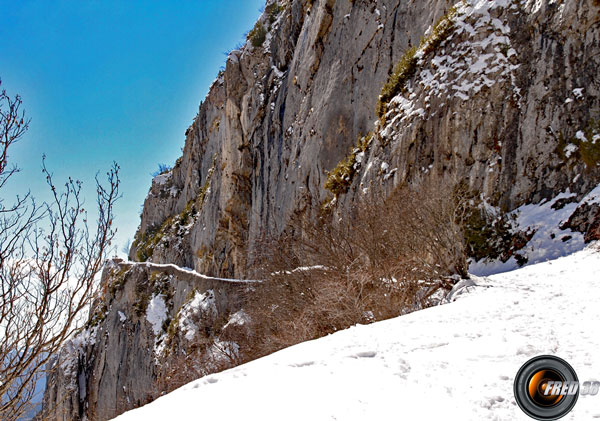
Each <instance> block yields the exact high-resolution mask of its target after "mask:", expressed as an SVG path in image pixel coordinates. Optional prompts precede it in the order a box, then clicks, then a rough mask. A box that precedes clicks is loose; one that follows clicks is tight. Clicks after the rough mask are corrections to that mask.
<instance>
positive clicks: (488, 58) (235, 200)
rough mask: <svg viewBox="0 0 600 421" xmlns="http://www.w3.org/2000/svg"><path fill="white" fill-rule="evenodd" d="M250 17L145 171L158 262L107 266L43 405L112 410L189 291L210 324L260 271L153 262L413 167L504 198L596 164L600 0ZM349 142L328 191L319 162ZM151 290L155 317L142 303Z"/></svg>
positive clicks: (154, 354) (345, 197)
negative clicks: (343, 170)
mask: <svg viewBox="0 0 600 421" xmlns="http://www.w3.org/2000/svg"><path fill="white" fill-rule="evenodd" d="M436 22H440V25H442V26H440V25H435V24H436ZM258 25H262V26H263V28H264V29H265V30H266V37H265V39H264V40H262V42H261V39H260V37H258V36H256V34H254V35H252V34H251V37H250V39H249V40H248V42H247V43H246V45H245V46H244V47H243V48H242V49H241V50H239V51H233V52H232V53H231V54H230V55H229V56H228V58H227V63H226V68H225V71H224V72H221V73H220V74H219V75H218V77H217V79H216V81H215V82H214V83H213V85H212V86H211V88H210V91H209V93H208V95H207V97H206V99H205V100H204V102H203V103H202V105H201V106H200V109H199V112H198V115H197V117H196V119H195V120H194V122H193V124H192V125H191V126H190V127H189V128H188V130H187V132H186V141H185V147H184V151H183V155H182V157H181V158H180V159H179V160H178V161H177V163H176V165H175V167H174V168H173V169H172V170H171V171H170V172H168V173H166V174H163V175H160V176H158V177H156V178H155V179H154V180H153V184H152V187H151V189H150V192H149V194H148V197H147V198H146V201H145V203H144V210H143V213H142V219H141V223H140V227H139V229H138V233H137V234H136V240H135V242H134V245H133V246H132V248H131V251H130V256H129V257H130V259H131V260H133V261H138V262H140V261H147V262H149V264H148V265H142V264H133V263H127V264H126V263H120V264H115V265H116V266H114V265H113V266H110V267H109V268H108V269H106V271H105V274H104V284H105V285H106V288H107V292H106V294H105V296H104V298H103V300H102V301H101V302H99V303H97V305H96V306H95V309H94V314H96V315H97V317H96V318H95V321H94V322H93V323H92V324H90V325H89V326H88V329H87V330H86V331H85V332H84V334H82V335H83V336H80V337H78V338H76V339H77V340H76V341H75V342H74V343H71V344H70V345H69V346H68V347H66V348H65V350H64V354H61V355H60V356H58V358H57V361H56V364H55V366H54V367H55V371H54V372H53V374H52V375H51V378H50V382H49V386H48V390H47V392H46V396H45V402H46V407H47V408H48V414H49V415H50V417H51V418H53V419H54V418H55V419H65V420H66V419H83V418H84V417H87V418H88V419H108V418H110V417H112V416H113V415H116V414H117V413H119V412H122V411H123V410H125V409H127V408H131V407H134V406H138V405H141V404H143V403H145V402H146V401H147V400H148V399H151V398H153V397H154V395H153V393H152V391H153V388H154V387H155V379H156V373H157V370H159V369H160V366H161V365H162V364H163V361H162V360H161V358H163V357H164V355H165V354H164V349H163V348H161V347H164V345H161V344H163V343H167V342H168V343H169V344H171V345H169V346H176V347H179V349H180V350H182V349H186V346H189V343H188V342H189V341H188V342H186V341H187V339H186V337H188V336H189V335H188V334H187V332H188V331H184V330H185V329H184V328H185V323H183V322H181V319H182V318H185V317H183V316H185V315H186V314H188V313H189V312H190V311H191V310H190V307H189V305H190V303H191V302H197V303H204V304H202V305H200V304H198V305H200V307H198V308H202V309H204V310H202V311H204V312H205V313H206V312H208V313H206V314H205V313H202V314H203V315H202V316H201V317H200V316H198V317H199V318H198V317H197V319H196V320H197V321H198V320H200V321H199V322H198V323H200V324H202V325H203V326H204V328H205V329H206V331H207V332H208V333H206V335H204V336H205V337H213V342H214V336H215V335H214V334H213V333H210V331H211V323H212V324H219V323H220V324H219V329H221V328H222V327H223V326H227V323H225V322H227V321H228V320H231V318H232V317H233V316H234V315H237V316H236V317H237V319H239V310H240V309H241V307H242V306H243V297H244V293H245V291H247V289H248V288H251V286H250V285H251V284H248V283H244V282H229V281H223V280H221V281H219V280H216V279H211V280H206V279H204V278H201V277H199V276H197V275H195V274H194V273H193V272H190V271H187V272H186V271H181V270H180V269H177V268H176V267H175V266H160V265H159V266H157V264H174V265H177V266H178V267H186V268H191V269H194V270H195V271H196V272H198V273H203V274H206V275H210V276H221V277H231V278H234V277H235V278H245V277H247V276H249V275H250V274H249V272H248V267H249V264H250V263H251V262H250V259H251V256H252V253H253V251H254V250H253V247H254V246H253V244H254V240H255V239H257V238H259V237H260V236H261V235H263V234H268V233H276V232H278V231H279V230H281V229H283V228H284V227H285V226H286V224H287V222H288V220H289V218H290V216H291V215H293V214H295V213H301V212H304V211H307V212H308V213H309V214H310V211H311V209H318V208H319V207H320V206H321V205H322V204H326V205H328V206H331V207H332V208H333V209H335V211H336V212H339V214H340V215H343V214H344V212H345V211H346V210H348V209H349V207H350V206H351V205H352V204H353V203H354V202H356V201H360V200H372V199H373V198H376V197H379V195H380V194H382V193H383V194H385V193H388V192H389V191H391V189H393V188H394V187H395V186H398V185H400V184H402V183H404V182H410V181H413V180H417V179H419V178H422V177H428V176H433V177H440V178H450V179H452V180H455V181H456V182H461V181H462V182H465V183H467V184H468V185H469V186H470V187H471V188H473V189H475V190H476V191H479V192H481V193H482V194H483V195H484V196H485V198H486V199H487V200H488V201H489V203H491V204H493V205H495V206H499V207H501V208H503V209H504V210H512V209H514V208H516V207H518V206H520V205H523V204H525V203H535V202H539V201H540V200H542V199H548V198H551V197H554V196H556V195H557V194H558V193H559V192H561V191H564V190H566V189H570V191H571V192H572V193H575V194H577V195H579V196H582V195H583V194H585V193H586V192H587V191H589V190H591V188H592V187H593V186H595V185H596V184H597V183H598V182H599V179H600V167H599V165H598V164H599V162H600V103H599V90H600V79H599V78H600V76H598V75H599V74H600V73H598V72H597V68H598V64H600V63H599V62H600V45H599V43H600V36H599V31H600V4H599V3H598V1H597V0H573V1H570V2H567V1H562V0H536V1H533V0H510V1H509V0H496V1H484V0H470V1H463V2H459V3H457V4H456V5H455V4H453V3H451V2H447V1H445V0H438V1H415V2H405V1H397V0H378V1H364V0H354V1H347V0H337V1H335V0H314V1H312V0H311V1H309V0H299V1H290V0H288V1H280V2H278V3H275V2H273V1H271V0H269V2H268V3H267V6H266V8H265V13H264V14H263V16H262V17H261V18H260V20H259V22H258V23H257V28H258ZM255 32H260V31H255ZM412 47H416V50H412V52H411V48H412ZM407 51H408V53H407ZM402 60H404V61H403V62H404V63H408V64H409V66H408V67H407V68H406V69H405V72H404V73H402V72H401V73H402V74H401V75H400V73H398V72H396V75H397V76H398V75H400V76H402V77H399V78H398V83H397V84H396V85H397V86H392V88H393V89H391V91H390V92H391V94H390V95H389V98H388V99H387V100H386V101H385V103H381V104H379V105H378V102H380V100H379V95H380V93H381V92H382V86H383V85H384V84H385V83H386V82H387V81H388V79H389V78H390V74H391V73H393V70H394V66H395V65H396V63H398V62H400V61H402ZM395 70H398V68H396V69H395ZM403 71H404V70H403ZM392 85H393V84H392ZM382 99H383V97H382ZM376 110H380V111H379V115H378V114H376ZM361 137H363V142H362V146H361V148H358V149H354V150H352V148H353V147H354V146H355V145H356V143H357V139H358V138H361ZM350 154H352V155H353V156H354V161H355V164H354V169H355V171H353V172H352V174H349V175H348V177H347V178H346V183H347V186H346V187H344V188H342V189H341V190H339V191H337V192H336V194H335V200H332V199H334V195H333V194H332V193H331V192H330V191H328V190H327V189H325V188H324V185H325V183H326V180H327V177H328V175H327V172H328V171H332V170H333V169H334V168H335V167H336V165H337V163H338V162H339V161H340V160H342V159H344V158H346V157H347V156H349V155H350ZM582 218H584V217H582ZM584 219H585V218H584ZM194 291H195V292H194ZM209 291H210V292H209ZM195 293H198V294H200V295H198V296H195V295H194V294H195ZM156 297H162V298H161V299H162V305H163V306H164V308H165V310H164V311H163V312H162V315H161V316H160V317H162V324H163V326H159V325H160V324H161V323H159V322H160V321H161V318H158V319H156V318H155V317H154V316H155V315H154V316H153V313H148V311H149V310H148V306H150V307H151V308H154V309H156V308H159V309H160V308H162V307H161V302H160V300H159V299H158V298H156ZM209 302H210V303H212V302H214V305H215V312H213V311H212V310H210V309H211V308H212V305H209V304H207V303H209ZM144 303H145V304H144ZM186 306H187V307H186ZM207 309H208V310H207ZM189 314H191V313H189ZM194 314H196V313H194ZM217 319H219V320H221V321H222V322H217ZM234 319H235V317H234ZM237 319H236V320H237ZM152 320H154V323H153V322H152ZM173 320H175V322H173ZM186 320H187V319H186ZM202 320H203V321H202ZM171 324H173V326H174V327H175V328H176V329H175V331H176V333H174V334H173V331H172V330H171V336H170V337H169V336H168V335H169V326H170V325H171ZM182 329H183V330H182ZM217 330H218V329H217ZM218 332H219V334H221V330H218ZM86 335H87V336H86ZM173 335H174V337H175V338H176V339H177V338H179V339H177V340H174V339H173ZM194 335H196V333H192V334H191V337H195V336H194ZM198 335H200V336H202V335H201V334H200V333H198ZM217 336H218V335H217ZM167 339H168V340H167ZM217 340H222V341H224V339H218V338H217ZM221 343H224V342H221ZM172 344H176V345H172ZM221 348H222V347H221ZM164 358H166V357H164Z"/></svg>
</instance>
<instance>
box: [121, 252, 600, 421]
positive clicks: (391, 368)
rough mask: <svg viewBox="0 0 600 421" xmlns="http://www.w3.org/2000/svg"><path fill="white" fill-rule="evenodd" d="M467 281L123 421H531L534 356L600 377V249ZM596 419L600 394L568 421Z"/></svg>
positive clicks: (200, 383)
mask: <svg viewBox="0 0 600 421" xmlns="http://www.w3.org/2000/svg"><path fill="white" fill-rule="evenodd" d="M462 287H463V288H462V290H461V291H454V292H453V294H452V296H451V298H450V300H449V301H451V302H450V303H448V304H444V305H440V306H436V307H432V308H429V309H426V310H422V311H418V312H415V313H411V314H408V315H405V316H401V317H397V318H394V319H390V320H387V321H383V322H378V323H374V324H371V325H368V326H364V325H357V326H354V327H352V328H350V329H347V330H344V331H341V332H337V333H335V334H333V335H329V336H327V337H324V338H321V339H317V340H314V341H310V342H305V343H302V344H299V345H296V346H293V347H290V348H287V349H285V350H282V351H279V352H277V353H275V354H272V355H269V356H267V357H264V358H261V359H258V360H255V361H253V362H250V363H247V364H244V365H241V366H238V367H235V368H233V369H230V370H227V371H224V372H221V373H218V374H212V375H210V376H207V377H204V378H201V379H199V380H196V381H194V382H191V383H189V384H188V385H186V386H183V387H182V388H180V389H178V390H176V391H174V392H172V393H170V394H168V395H166V396H163V397H161V398H159V399H157V400H156V401H154V402H152V403H150V404H148V405H146V406H144V407H142V408H138V409H135V410H132V411H130V412H126V413H125V414H123V415H121V416H119V417H118V418H117V419H118V420H119V421H137V420H140V421H141V420H144V421H145V420H163V419H177V420H187V419H198V418H199V415H198V414H201V417H202V418H203V419H218V420H242V419H244V420H261V421H262V420H277V421H281V420H302V421H305V420H312V421H314V420H349V421H354V420H356V421H365V420H511V421H512V420H530V419H531V418H529V417H527V416H526V415H525V414H524V413H523V412H521V410H520V409H519V407H518V406H517V405H516V402H515V400H514V396H513V382H514V378H515V375H516V373H517V371H518V369H519V368H520V367H521V365H523V364H524V363H525V362H526V361H527V360H528V359H530V358H531V357H533V356H536V355H540V354H553V355H557V356H559V357H562V358H564V359H566V360H567V361H568V362H569V363H570V364H571V365H572V366H573V367H574V368H575V370H576V372H577V374H578V376H579V379H580V380H599V379H600V335H598V328H597V321H598V320H599V319H600V306H599V305H598V303H599V302H600V251H599V250H598V245H592V246H588V247H587V248H586V249H584V250H582V251H579V252H576V253H575V254H572V255H570V256H566V257H561V258H559V259H556V260H553V261H548V262H544V263H539V264H536V265H531V266H527V267H524V268H521V269H518V270H515V271H512V272H507V273H502V274H498V275H493V276H491V277H489V278H480V277H473V280H472V282H468V283H463V284H462ZM597 418H600V396H580V397H579V399H578V402H577V404H576V405H575V408H574V409H573V410H572V411H571V412H570V413H569V414H568V415H567V416H566V417H565V418H564V419H565V420H590V419H597Z"/></svg>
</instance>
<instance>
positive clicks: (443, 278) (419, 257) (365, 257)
mask: <svg viewBox="0 0 600 421" xmlns="http://www.w3.org/2000/svg"><path fill="white" fill-rule="evenodd" d="M456 193H457V190H456V189H454V188H453V186H451V185H449V184H448V183H435V182H422V183H420V184H419V185H418V186H401V187H399V188H397V189H396V190H394V191H393V192H392V193H391V195H390V196H389V197H388V198H386V199H382V200H381V201H380V202H371V203H366V204H360V205H357V206H355V207H354V208H353V209H352V210H351V212H350V213H345V215H350V216H349V217H347V218H340V219H338V218H336V217H332V216H330V217H321V218H319V219H317V220H316V221H310V220H308V219H307V218H301V217H298V218H295V219H293V220H292V222H291V224H290V226H289V227H288V229H286V230H285V231H284V232H283V233H282V234H281V235H280V236H279V237H278V238H275V239H263V240H261V244H260V245H259V246H258V247H256V249H257V250H261V252H260V254H259V255H257V256H255V258H256V262H257V264H256V267H257V268H258V269H257V270H258V272H259V273H257V274H256V276H259V277H261V278H262V279H265V281H264V282H263V283H262V284H261V285H259V286H258V287H257V289H256V291H254V293H253V294H252V296H251V297H249V298H248V302H249V304H248V306H247V312H248V314H249V316H250V319H251V320H252V323H253V324H252V329H253V334H252V337H249V344H248V345H247V347H246V350H245V354H244V357H245V358H246V359H251V358H256V357H259V356H262V355H265V354H268V353H270V352H273V351H275V350H278V349H281V348H283V347H286V346H289V345H292V344H295V343H298V342H302V341H306V340H310V339H314V338H317V337H320V336H324V335H326V334H328V333H331V332H334V331H337V330H340V329H344V328H347V327H349V326H351V325H354V324H356V323H369V322H372V321H375V320H382V319H386V318H390V317H395V316H397V315H400V314H403V313H407V312H410V311H414V310H416V309H420V308H424V307H427V306H429V305H431V304H432V303H433V302H434V301H433V299H432V295H433V294H434V293H435V292H436V291H438V290H439V289H440V288H444V289H447V288H449V287H450V286H451V285H452V281H451V279H452V278H455V277H456V276H457V275H458V276H465V275H466V267H467V265H466V258H465V253H464V246H463V235H462V230H461V228H460V225H459V223H458V221H459V220H460V215H459V214H458V212H460V209H461V206H460V203H459V202H460V195H457V194H456Z"/></svg>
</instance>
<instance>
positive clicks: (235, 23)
mask: <svg viewBox="0 0 600 421" xmlns="http://www.w3.org/2000/svg"><path fill="white" fill-rule="evenodd" d="M263 5H264V0H220V1H208V0H198V1H177V0H175V1H172V0H169V1H125V0H121V1H118V0H71V1H47V0H38V1H14V0H10V1H9V0H0V78H1V79H2V88H3V89H6V91H7V93H8V94H9V95H11V96H14V94H17V93H18V94H20V95H21V96H22V98H23V107H24V109H25V110H26V113H27V115H28V116H29V117H30V118H31V125H30V129H29V131H28V132H27V133H26V134H25V136H24V137H23V138H22V140H21V141H20V143H18V144H17V145H15V146H14V148H13V150H12V153H11V155H10V162H11V163H16V164H18V165H19V167H20V168H21V169H22V172H21V173H19V174H17V175H16V176H15V178H14V179H13V180H12V182H11V184H10V185H9V186H7V187H5V188H4V189H3V191H2V192H0V194H1V196H2V198H4V199H6V200H7V201H10V199H11V198H12V197H14V195H15V194H17V193H19V192H21V193H22V192H23V191H24V190H31V192H32V193H33V194H34V195H35V196H36V197H38V198H40V199H45V198H47V192H48V190H47V187H46V186H45V180H44V178H43V177H42V174H41V172H40V168H41V161H42V154H44V153H45V154H46V155H47V166H48V167H49V168H50V169H51V170H52V172H53V173H54V177H55V181H56V182H57V183H58V182H60V181H62V180H65V179H66V178H67V177H68V176H69V175H70V176H72V177H73V178H78V179H80V180H82V181H83V182H84V189H85V194H86V200H87V203H88V207H89V208H92V207H93V204H94V201H95V196H94V195H95V189H94V179H93V177H94V175H95V174H96V172H97V171H99V170H100V171H105V170H107V169H108V168H109V166H110V164H111V162H112V161H113V160H115V161H117V162H118V163H119V165H120V166H121V179H122V192H123V198H122V199H121V200H120V202H119V204H118V206H117V209H116V214H117V218H116V221H115V222H116V226H117V228H118V231H119V232H118V235H117V246H118V248H119V249H120V248H121V247H122V245H123V244H124V243H125V242H126V240H127V239H128V238H132V237H133V235H134V233H135V230H136V228H137V226H138V224H139V212H140V207H141V205H142V203H143V200H144V198H145V196H146V194H147V192H148V188H149V186H150V182H151V176H150V174H151V173H152V172H153V171H155V170H156V169H157V167H158V164H159V163H167V164H173V162H174V161H175V159H176V158H177V157H179V156H180V155H181V148H182V147H183V144H184V139H185V138H184V133H185V130H186V128H187V127H188V126H189V125H190V124H191V122H192V120H193V118H194V116H195V115H196V113H197V111H198V105H199V103H200V101H201V100H202V99H204V96H205V95H206V92H207V90H208V87H209V86H210V84H211V82H212V81H213V80H214V79H215V76H216V74H217V72H218V71H219V68H220V67H221V66H223V65H224V63H225V55H224V52H225V51H228V50H231V49H233V48H234V47H235V46H236V45H237V44H239V43H240V42H242V41H244V37H243V34H244V33H245V32H246V31H248V30H249V29H250V28H252V26H253V24H254V22H255V21H256V19H257V18H258V16H259V14H260V13H259V9H260V8H261V7H262V6H263Z"/></svg>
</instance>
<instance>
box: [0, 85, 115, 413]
mask: <svg viewBox="0 0 600 421" xmlns="http://www.w3.org/2000/svg"><path fill="white" fill-rule="evenodd" d="M21 103H22V101H21V98H20V97H19V96H16V97H15V98H14V99H12V98H10V97H9V96H8V95H7V94H6V92H5V91H4V90H3V91H2V92H1V94H0V189H1V188H2V187H3V186H4V185H5V184H6V182H7V180H8V179H9V178H10V177H12V176H13V175H14V174H15V173H17V172H18V171H19V170H18V168H17V167H16V166H13V167H9V166H8V165H9V159H8V158H9V148H10V147H11V146H12V145H13V144H15V143H16V142H17V141H19V139H20V138H21V137H22V135H23V134H24V133H25V132H26V130H27V129H28V127H29V120H28V119H26V118H25V113H24V111H22V110H21V109H20V107H21ZM42 172H43V174H44V176H45V177H46V182H47V184H48V188H49V189H50V192H51V198H52V199H51V200H50V201H49V202H48V203H42V204H38V203H37V202H36V201H35V199H34V198H33V197H32V196H31V194H30V193H29V192H27V193H25V194H24V195H22V196H20V197H17V198H16V200H15V202H14V203H13V204H12V205H10V206H5V205H4V203H3V201H2V199H0V419H2V420H17V419H19V417H21V416H22V415H23V414H24V413H26V412H27V411H29V410H30V409H31V408H32V400H33V398H34V393H35V392H36V390H35V385H36V383H37V381H38V380H39V378H40V377H41V376H43V375H44V374H45V367H46V365H47V363H48V362H49V360H50V359H51V358H52V357H53V356H54V355H56V354H57V352H58V350H59V349H60V347H61V346H62V345H63V344H64V342H65V341H66V340H67V339H68V338H69V337H70V336H72V335H73V334H74V333H75V332H76V331H77V330H78V328H79V327H80V324H81V321H82V319H83V318H84V317H85V316H86V312H87V309H88V306H89V304H90V303H91V301H92V300H93V299H94V297H95V296H96V294H97V288H98V282H97V279H96V275H97V274H98V272H99V271H100V269H101V267H102V265H103V261H104V259H105V258H106V254H107V251H108V249H109V247H110V244H111V241H112V240H113V238H114V235H115V232H116V230H115V229H114V227H113V217H114V215H113V211H114V204H115V202H116V200H117V199H118V198H119V183H120V180H119V166H118V165H117V164H116V163H114V164H113V165H112V167H111V168H110V169H109V171H108V172H107V173H106V182H105V183H102V182H101V181H100V180H99V177H98V175H96V193H97V211H98V214H97V215H98V216H97V219H96V221H95V224H92V227H93V229H90V224H89V223H88V213H87V211H86V209H84V207H83V203H84V201H83V197H82V191H81V188H82V183H81V182H80V181H78V180H73V179H72V178H69V179H68V180H67V182H66V183H65V185H64V188H63V189H62V190H61V189H58V188H57V187H56V185H55V183H54V181H53V176H52V174H51V172H50V171H49V170H48V168H47V167H46V161H45V157H44V158H43V161H42Z"/></svg>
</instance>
